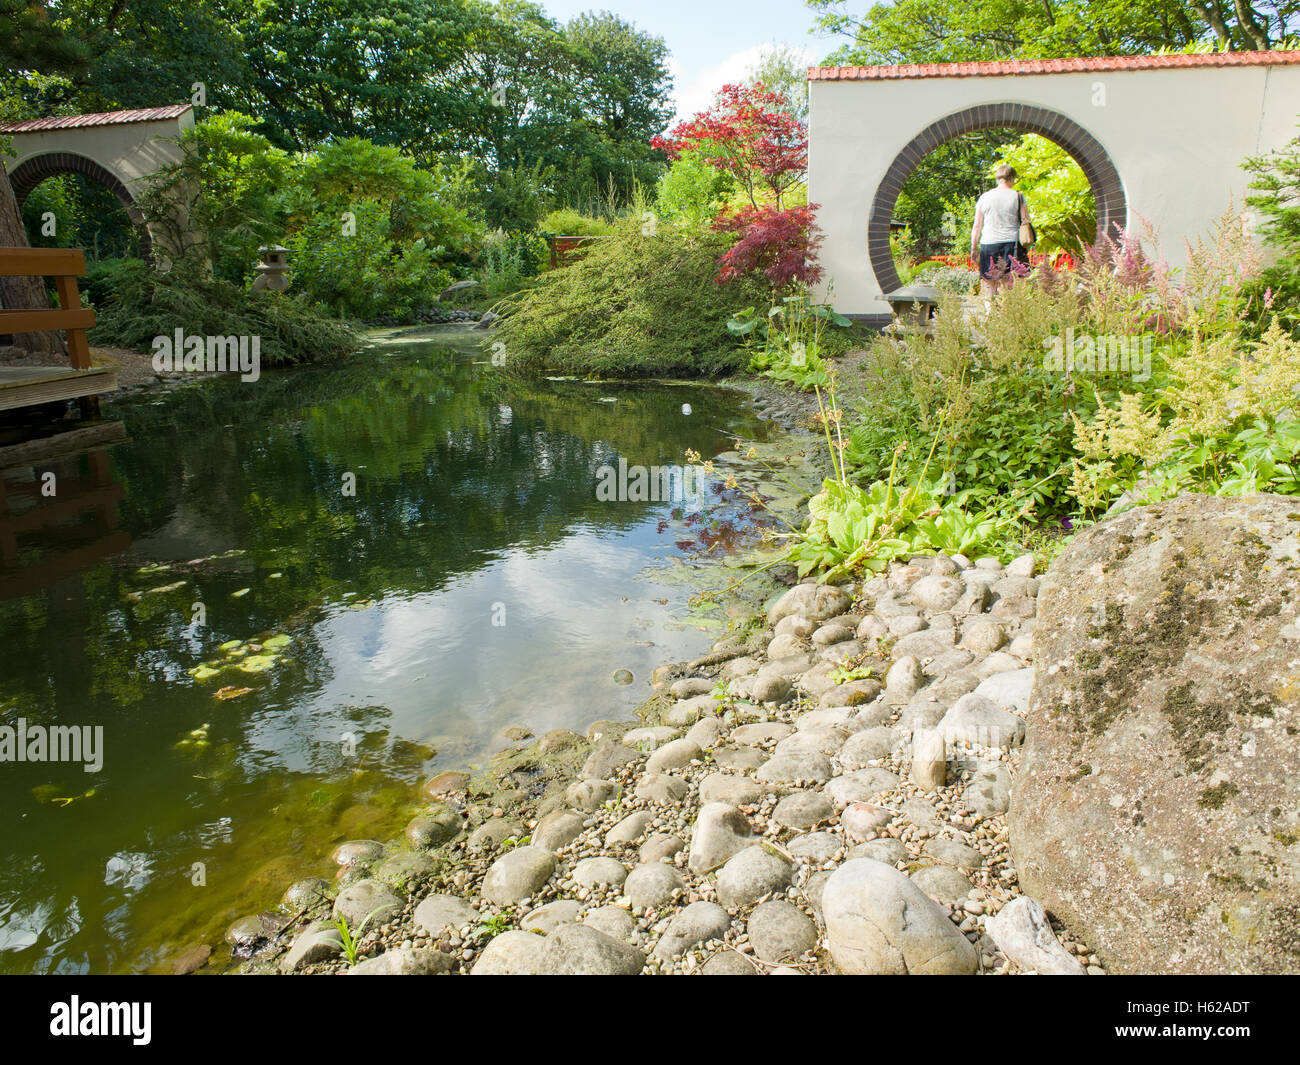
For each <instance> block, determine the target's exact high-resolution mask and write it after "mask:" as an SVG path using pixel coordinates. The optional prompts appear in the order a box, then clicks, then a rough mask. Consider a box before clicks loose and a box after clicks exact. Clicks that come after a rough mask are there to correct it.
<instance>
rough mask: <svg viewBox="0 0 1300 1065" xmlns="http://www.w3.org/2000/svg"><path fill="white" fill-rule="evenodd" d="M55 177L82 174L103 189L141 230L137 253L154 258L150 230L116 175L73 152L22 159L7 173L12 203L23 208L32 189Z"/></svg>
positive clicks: (133, 199)
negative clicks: (113, 197) (110, 194)
mask: <svg viewBox="0 0 1300 1065" xmlns="http://www.w3.org/2000/svg"><path fill="white" fill-rule="evenodd" d="M58 174H81V175H83V176H84V177H88V178H90V180H91V181H95V182H97V183H98V184H100V185H103V186H104V187H105V188H107V189H108V190H109V192H111V193H112V194H113V195H114V196H115V197H116V198H117V202H118V203H120V204H121V205H122V206H123V207H124V208H126V213H127V217H129V218H130V219H131V221H132V222H134V223H135V224H136V225H137V226H139V227H140V250H141V253H142V254H143V255H144V257H145V258H146V259H151V258H152V257H153V242H152V240H151V239H150V236H149V227H148V226H146V225H145V222H144V215H143V214H141V213H140V208H139V207H137V206H136V203H135V198H134V197H133V196H132V195H131V192H130V190H129V189H128V188H127V187H126V186H125V185H124V184H123V183H122V181H121V180H120V179H119V178H118V176H117V175H116V174H114V173H113V172H112V171H111V170H109V169H108V168H107V167H105V166H103V165H101V164H100V163H97V162H95V160H93V159H89V158H87V157H86V156H84V155H78V154H77V153H75V152H46V153H45V154H43V155H34V156H32V157H31V158H29V159H24V160H23V161H22V162H21V163H19V164H18V165H17V166H16V167H14V168H13V170H11V171H10V172H9V184H10V185H12V186H13V190H14V199H15V200H17V201H18V206H19V207H22V205H23V202H24V201H25V200H26V199H27V197H28V196H29V195H31V192H32V190H33V189H35V188H36V186H37V185H39V184H40V183H41V182H42V181H44V180H45V179H46V178H50V177H55V176H56V175H58Z"/></svg>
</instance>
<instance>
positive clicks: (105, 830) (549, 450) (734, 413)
mask: <svg viewBox="0 0 1300 1065" xmlns="http://www.w3.org/2000/svg"><path fill="white" fill-rule="evenodd" d="M602 396H614V397H616V398H617V400H618V401H617V402H615V403H603V402H599V399H600V397H602ZM686 398H689V400H690V402H691V404H692V405H693V407H694V408H695V413H694V414H693V415H691V416H690V417H689V418H688V417H687V416H684V415H682V414H681V404H682V402H683V400H684V399H686ZM156 399H157V397H140V398H138V399H136V400H134V401H126V402H120V403H118V404H115V407H116V408H117V409H116V413H117V414H118V415H119V416H123V417H125V418H126V419H127V424H128V430H129V432H130V434H131V438H132V439H131V441H130V442H129V443H127V444H123V445H120V446H119V447H118V448H117V449H116V450H115V452H114V455H113V460H114V466H115V472H116V475H117V477H118V478H119V479H120V480H121V481H122V482H123V483H124V484H125V485H126V489H127V495H126V499H125V500H124V501H123V503H122V504H121V505H120V513H121V517H122V524H123V525H124V526H126V527H127V528H129V529H130V530H131V532H132V534H133V536H135V537H136V539H137V541H138V540H139V539H141V538H143V537H147V536H149V535H152V534H154V533H156V532H157V531H158V530H160V529H162V528H163V527H165V526H171V527H176V526H179V527H181V528H186V527H189V528H200V527H205V528H206V527H211V528H214V529H216V530H220V531H221V532H222V533H223V536H222V537H220V539H224V540H225V541H226V542H230V543H235V544H238V545H240V546H241V547H243V548H246V549H247V554H240V555H233V556H230V557H223V558H216V559H211V560H209V561H207V562H204V563H202V564H200V565H197V566H193V567H186V566H184V565H178V566H176V567H174V568H173V569H171V570H168V571H166V572H160V573H156V574H154V575H152V576H141V575H137V574H135V572H134V570H135V567H136V565H138V562H133V563H131V564H129V565H119V566H115V567H104V566H101V567H97V568H95V569H92V570H89V571H87V572H86V573H84V574H81V575H79V576H78V577H76V578H73V579H70V580H68V581H65V582H62V584H61V585H60V586H59V587H58V589H57V594H55V590H54V589H51V590H50V592H49V594H48V595H46V596H44V597H41V596H29V597H27V598H25V599H22V600H15V601H13V602H11V603H6V604H0V633H3V636H4V639H3V640H0V678H2V679H0V706H4V705H5V697H6V696H8V697H13V698H16V699H17V700H18V701H17V702H15V703H14V705H15V706H17V707H18V708H19V709H22V710H26V709H28V708H29V707H30V708H31V709H32V710H33V711H34V710H37V709H39V710H40V711H41V713H42V714H43V715H44V714H48V715H49V716H50V717H51V718H53V719H56V720H59V721H61V722H65V723H85V724H103V725H105V743H106V748H107V752H108V759H107V761H106V764H105V769H104V771H103V772H102V773H101V774H99V775H98V777H96V778H95V779H93V780H91V779H90V778H89V775H88V774H84V773H82V772H81V770H80V767H79V766H74V767H68V766H63V767H51V766H39V765H26V766H21V767H19V766H10V767H9V769H10V772H7V773H6V774H5V775H4V777H3V778H2V779H0V803H3V804H4V805H5V806H6V808H9V809H11V810H13V809H21V810H23V811H24V812H25V813H26V815H27V816H25V817H23V818H16V819H15V818H11V819H7V822H6V825H5V826H3V827H0V867H3V868H5V869H7V872H6V873H4V874H3V876H2V877H0V894H3V893H10V892H13V893H16V894H17V895H19V896H21V897H23V898H33V897H39V896H42V895H44V896H46V897H48V898H49V899H50V900H51V905H52V906H53V907H54V908H53V909H52V910H51V911H50V914H49V915H47V916H49V917H51V918H53V919H54V920H55V921H58V920H60V919H61V918H60V917H59V915H60V914H67V913H71V912H74V911H75V912H76V913H77V914H78V915H79V918H80V919H81V920H82V921H83V922H84V924H83V928H84V930H85V931H84V932H83V934H82V935H81V936H80V937H77V938H76V939H75V942H78V943H82V944H85V945H87V946H89V945H91V944H93V946H90V948H89V949H90V950H91V952H92V953H88V954H85V955H84V957H85V958H86V960H87V961H88V962H89V963H90V964H92V965H93V966H94V967H95V968H96V969H103V968H105V967H106V957H107V956H106V954H105V953H103V952H105V951H107V950H108V949H109V947H108V945H107V944H106V943H105V941H104V933H103V929H104V928H105V927H109V928H112V929H113V930H114V932H115V933H120V934H121V936H122V937H123V938H124V939H130V937H131V935H133V934H134V932H133V930H132V929H131V928H128V927H127V925H130V924H132V923H133V922H134V921H135V919H136V915H135V910H134V909H133V906H134V904H130V905H128V904H126V903H125V902H124V901H123V896H122V894H121V891H120V890H119V889H118V888H114V887H112V886H111V885H105V883H104V875H105V865H104V863H105V862H106V861H108V859H110V858H111V857H113V856H115V855H125V854H133V853H137V852H142V851H144V850H148V851H149V852H150V853H151V854H152V855H153V856H154V859H155V860H156V867H157V869H158V870H159V875H160V876H182V874H183V873H184V869H185V868H186V867H187V863H188V862H189V861H190V860H192V859H193V856H194V854H195V852H196V850H201V849H202V847H203V846H204V845H205V844H204V841H203V840H202V839H200V838H199V836H201V835H202V833H203V832H204V831H206V829H207V827H208V826H210V825H211V824H213V823H215V821H216V820H219V818H220V817H226V816H231V815H234V817H235V821H236V824H237V825H239V824H242V823H243V822H244V821H245V820H248V821H249V822H250V823H251V819H252V818H254V817H257V816H259V815H261V814H263V813H264V812H265V810H266V809H267V808H268V806H267V803H268V801H269V800H268V795H269V794H270V793H271V792H277V789H278V791H282V792H284V798H285V799H286V800H288V799H289V796H290V795H292V796H294V798H293V799H292V800H289V802H290V805H289V806H286V810H289V809H290V808H292V810H293V813H294V815H295V816H297V815H298V814H302V818H301V819H299V821H298V822H297V823H298V824H307V823H308V822H310V821H312V819H313V818H314V819H315V828H314V829H313V830H310V831H309V830H308V829H303V831H305V832H307V833H308V835H311V834H312V831H315V832H326V831H327V830H328V826H329V824H331V823H332V817H333V814H334V811H333V808H332V806H331V807H330V808H329V809H325V808H322V809H320V810H317V809H316V807H314V806H312V805H311V802H313V801H315V800H314V799H311V795H312V794H314V792H312V791H310V790H309V789H307V787H306V778H298V779H297V781H296V782H295V783H290V782H288V781H286V779H285V777H286V775H285V774H284V771H283V765H284V760H285V758H286V757H287V756H296V758H297V759H298V761H299V763H300V764H307V765H310V766H312V767H313V769H314V770H315V769H316V768H319V771H320V772H321V773H324V774H328V773H329V772H330V771H331V770H332V769H336V768H341V767H340V766H338V765H337V764H336V763H337V762H338V756H337V752H336V751H334V750H333V749H332V748H330V746H329V743H328V740H329V738H330V737H332V736H336V735H337V734H338V733H340V732H341V731H343V730H344V729H346V728H348V727H351V728H353V729H355V730H356V731H359V732H361V733H363V734H364V735H365V736H366V737H367V742H377V740H376V737H380V736H383V737H385V738H386V737H387V723H386V722H385V721H384V717H385V715H386V713H387V711H386V710H385V709H384V708H382V707H359V708H356V707H338V708H332V709H330V710H328V711H326V713H325V714H324V715H323V717H322V715H320V714H319V713H318V712H316V713H313V714H308V713H307V712H306V711H305V708H304V709H303V710H299V711H294V710H292V709H290V708H292V707H295V706H296V705H298V704H299V703H300V702H301V700H298V699H297V698H296V696H297V694H298V693H301V692H303V691H310V690H316V689H318V688H319V687H320V686H321V685H322V684H323V682H324V681H325V679H326V678H327V677H328V676H329V674H330V671H331V669H332V666H331V663H330V662H329V660H328V656H327V655H326V653H325V652H324V651H323V650H322V648H321V647H320V646H319V645H318V644H317V642H316V634H315V631H314V629H313V627H312V622H315V621H316V620H318V619H319V616H320V606H321V604H322V603H323V602H325V601H327V600H332V599H337V596H338V593H340V592H342V591H343V590H347V591H351V592H355V593H356V595H357V598H358V599H365V598H369V597H372V596H377V595H379V594H383V593H388V592H392V591H397V592H399V593H400V592H423V591H428V590H430V589H434V588H437V587H440V586H441V585H443V584H444V583H446V582H447V581H449V580H450V579H451V578H452V577H453V575H455V574H458V573H463V572H467V571H470V570H473V569H475V568H478V567H481V566H483V565H485V564H486V562H487V561H488V560H490V559H491V558H493V557H495V556H497V555H498V554H499V553H500V552H501V551H503V550H504V549H506V548H508V547H509V546H511V545H514V544H524V545H528V546H541V545H547V544H551V543H554V542H556V541H557V540H559V539H561V538H563V537H564V536H565V535H566V534H567V533H568V532H569V531H570V530H571V529H572V528H574V527H575V526H578V525H581V524H584V523H586V524H593V525H599V526H600V527H603V528H608V529H624V528H628V527H631V526H633V525H635V524H637V523H638V522H640V521H642V520H643V519H644V518H645V517H646V515H647V513H648V512H649V511H650V510H651V509H652V508H653V507H655V506H656V504H638V503H619V504H613V505H611V504H606V503H599V502H597V500H596V498H595V471H596V468H597V467H599V466H600V465H602V464H604V463H607V462H614V461H616V460H617V458H618V456H619V454H620V453H621V454H622V455H624V456H625V457H626V458H627V460H628V462H629V463H630V464H646V465H650V464H656V463H674V462H681V461H683V455H684V452H685V450H686V449H687V448H694V449H695V450H698V451H700V452H701V453H703V454H706V455H707V454H711V453H714V452H716V451H717V450H719V449H720V448H721V447H724V446H726V441H725V438H723V437H722V436H721V435H720V434H718V433H717V432H716V431H715V429H714V428H711V426H717V425H719V424H727V425H734V424H735V423H736V422H737V421H741V422H743V423H744V424H746V425H747V426H749V427H752V428H754V429H755V430H757V429H758V428H759V423H756V422H753V421H750V420H748V419H743V417H742V416H741V415H740V414H739V404H738V403H737V402H736V401H735V400H734V399H733V398H732V397H731V396H729V395H727V394H725V393H713V392H710V391H709V390H705V389H691V390H690V391H684V390H681V389H673V388H666V387H658V388H656V387H647V386H644V385H642V386H636V387H625V386H605V385H599V386H584V385H578V384H575V383H562V382H552V383H547V382H541V383H537V384H523V383H519V382H513V381H505V380H503V379H502V378H500V377H497V376H495V375H493V374H492V373H490V372H487V371H483V370H481V369H477V368H474V367H472V366H470V365H469V364H468V363H467V361H466V360H463V359H462V360H456V359H453V358H450V357H432V356H430V355H428V354H425V355H416V356H414V357H408V356H406V355H405V354H403V355H402V356H397V357H388V358H384V357H380V356H371V357H366V356H363V357H361V358H358V359H355V360H352V361H350V362H349V363H346V364H343V365H340V366H335V367H326V368H317V369H311V370H304V371H297V372H293V373H287V374H268V375H267V376H265V377H264V378H263V379H262V380H261V381H260V382H258V383H257V384H256V385H242V384H237V383H234V382H220V383H218V384H216V385H215V386H205V387H201V388H187V389H184V390H181V391H178V392H176V393H173V394H171V395H168V396H166V397H163V400H162V402H161V404H158V405H155V402H156ZM344 472H355V473H356V474H357V478H358V494H357V496H356V497H355V498H345V497H344V496H342V494H341V492H340V490H339V489H340V485H341V477H342V474H343V473H344ZM178 516H181V517H183V518H184V519H185V520H184V521H180V522H178V521H177V518H178ZM195 553H196V554H197V553H199V552H198V551H196V552H195ZM140 561H144V560H140ZM272 572H282V573H283V575H284V576H283V577H282V578H281V579H270V574H271V573H272ZM177 580H185V581H186V582H187V583H186V584H185V585H184V586H183V587H182V588H180V589H178V590H176V591H174V592H166V593H159V594H158V595H156V596H145V597H143V598H142V599H140V600H137V601H132V600H128V599H127V598H126V595H125V593H126V592H127V591H128V590H132V589H134V590H140V589H145V588H148V587H150V586H151V585H166V584H170V583H172V582H174V581H177ZM243 587H251V588H252V589H253V594H249V595H247V596H243V597H240V598H232V596H231V593H233V592H235V591H237V590H239V589H241V588H243ZM195 599H202V601H204V602H205V603H206V604H207V606H208V610H209V616H208V623H209V625H210V626H211V628H210V629H208V630H205V631H202V632H199V631H197V630H194V629H193V628H192V627H191V626H190V604H191V603H192V602H193V601H194V600H195ZM286 629H288V630H292V632H293V635H294V637H295V639H294V643H293V644H292V645H291V648H290V650H289V657H290V658H291V659H292V660H293V661H292V663H291V664H290V665H288V666H286V667H284V668H283V669H282V670H279V671H277V672H275V673H273V674H270V675H263V676H261V677H249V678H242V677H241V675H240V674H237V673H236V674H234V675H232V676H231V678H230V680H229V683H235V684H245V683H247V684H249V685H250V686H252V687H254V688H256V689H259V690H258V692H257V694H255V695H251V696H246V697H245V698H244V699H239V700H234V701H232V702H229V703H222V702H218V701H217V700H215V699H214V698H213V690H214V688H215V687H216V686H217V685H216V684H209V685H208V686H206V687H204V686H197V685H192V684H190V683H189V680H188V678H187V677H185V676H184V672H183V671H184V669H185V668H186V667H188V666H189V665H191V664H193V663H194V662H196V661H199V660H201V659H204V658H207V657H210V656H211V655H213V654H214V649H215V645H216V644H217V643H219V642H221V641H222V640H225V639H229V638H240V639H244V638H248V637H249V636H251V635H253V634H256V633H265V632H268V631H285V630H286ZM218 683H227V681H226V680H222V681H220V682H218ZM209 722H210V723H211V726H212V729H211V747H210V748H209V750H208V751H207V752H206V753H205V754H204V755H203V756H202V757H201V758H190V757H188V756H185V755H183V754H181V753H179V752H177V751H174V750H173V749H172V745H173V744H174V743H175V742H176V741H177V740H178V739H179V738H180V737H181V736H183V735H184V734H185V733H186V732H187V731H188V730H189V729H192V728H195V727H197V726H198V725H200V724H203V723H209ZM392 754H393V752H392V751H387V750H386V751H384V752H379V751H370V750H369V749H368V748H363V750H362V755H363V756H365V760H366V761H369V759H370V758H375V759H378V760H379V761H382V762H383V763H384V766H385V768H384V772H383V774H382V775H383V776H385V777H388V776H390V775H391V774H392V773H393V772H394V770H393V765H392V763H393V758H392ZM415 760H416V761H417V762H418V761H419V760H420V759H418V758H416V759H415ZM413 771H414V767H413V766H411V767H407V772H413ZM78 778H85V779H84V780H79V779H78ZM293 779H295V778H292V776H290V780H293ZM48 783H59V784H60V785H61V786H65V790H66V791H68V793H70V794H71V793H75V792H77V791H81V790H84V789H85V788H87V787H89V786H91V785H92V784H93V785H94V786H95V787H96V788H97V790H98V794H97V795H96V796H95V797H94V798H92V799H87V800H85V801H84V802H78V803H76V804H75V805H74V806H72V807H70V808H67V809H56V808H53V807H49V806H42V805H39V804H36V803H35V802H34V800H33V799H32V797H31V794H30V790H31V788H32V787H34V786H37V785H42V784H48ZM78 783H80V788H76V787H75V786H76V785H77V784H78ZM375 786H376V787H378V786H379V785H378V784H377V783H376V785H375ZM329 790H330V791H331V792H332V793H333V792H335V791H336V789H334V788H333V787H332V786H331V787H330V788H329ZM354 795H355V793H354ZM164 798H165V801H164ZM277 801H279V800H277ZM348 801H351V800H348ZM330 802H331V804H333V803H335V802H337V803H339V804H343V805H345V800H344V793H343V789H342V788H341V787H340V788H338V789H337V794H336V795H335V796H334V797H332V798H330ZM295 803H296V804H298V805H297V806H294V805H293V804H295ZM343 805H340V807H339V808H340V809H342V808H343ZM313 811H314V812H313ZM241 813H243V814H246V815H248V816H247V818H241V817H240V814H241ZM286 816H287V815H286ZM280 820H284V819H283V818H281V819H279V820H276V821H274V822H273V824H278V823H280ZM70 826H71V828H70ZM260 831H261V830H260V829H259V832H260ZM196 833H197V834H198V835H196ZM236 842H238V841H236ZM283 843H284V845H285V846H289V845H290V843H293V845H294V846H297V845H299V844H302V845H306V846H307V847H308V849H309V850H310V849H311V848H313V847H315V848H316V849H315V850H313V851H312V853H316V852H317V851H319V849H320V848H319V847H317V845H316V842H315V841H313V842H311V843H310V844H308V843H307V842H306V839H305V838H304V837H297V836H293V835H292V834H290V835H288V836H286V838H285V840H284V841H283ZM245 849H247V847H246V848H245ZM214 853H221V852H220V851H218V852H214ZM24 854H40V855H41V857H42V861H43V863H44V865H43V867H42V868H41V869H40V870H36V869H35V868H34V867H33V866H32V865H31V864H30V863H24V862H23V861H19V860H18V858H17V856H18V855H24ZM5 855H7V856H8V857H7V858H5V857H4V856H5ZM20 869H30V870H31V874H30V875H23V876H21V877H16V874H17V873H18V872H19V871H20ZM42 949H43V948H42V947H36V948H33V951H35V954H36V956H37V957H39V954H40V952H41V950H42ZM78 949H82V948H74V953H75V951H76V950H78ZM14 961H15V964H17V965H19V966H22V967H29V966H30V964H31V963H33V961H34V959H33V955H32V953H29V952H24V957H23V958H21V959H17V958H15V959H14Z"/></svg>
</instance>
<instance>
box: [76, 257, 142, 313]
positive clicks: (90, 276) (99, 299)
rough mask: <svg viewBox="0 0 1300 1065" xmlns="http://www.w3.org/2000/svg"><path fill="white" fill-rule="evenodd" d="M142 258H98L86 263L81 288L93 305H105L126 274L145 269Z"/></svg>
mask: <svg viewBox="0 0 1300 1065" xmlns="http://www.w3.org/2000/svg"><path fill="white" fill-rule="evenodd" d="M144 266H145V263H144V261H143V260H141V259H97V260H95V261H93V262H88V263H86V274H85V276H84V277H83V278H82V279H81V284H80V288H81V291H82V292H83V293H84V294H85V296H86V297H87V298H88V299H89V300H90V305H91V306H92V307H105V306H107V304H108V302H109V300H110V299H111V298H112V294H113V292H114V290H115V289H116V288H117V286H118V285H120V284H121V283H122V279H123V277H124V276H125V275H127V274H130V273H132V272H134V271H139V270H141V269H143V268H144Z"/></svg>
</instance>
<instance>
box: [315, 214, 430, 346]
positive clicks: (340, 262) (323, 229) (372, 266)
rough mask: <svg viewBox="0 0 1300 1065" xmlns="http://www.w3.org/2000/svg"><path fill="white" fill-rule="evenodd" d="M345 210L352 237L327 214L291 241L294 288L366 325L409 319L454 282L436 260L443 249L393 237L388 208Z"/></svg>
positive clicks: (336, 216)
mask: <svg viewBox="0 0 1300 1065" xmlns="http://www.w3.org/2000/svg"><path fill="white" fill-rule="evenodd" d="M349 209H350V211H351V213H352V215H353V216H354V217H355V219H356V232H355V233H345V232H343V231H342V230H341V228H340V226H339V213H340V212H336V211H326V212H322V213H320V214H317V215H312V216H311V217H310V218H308V219H307V221H306V222H305V223H304V224H303V226H302V227H301V228H300V229H298V231H297V232H296V233H294V235H293V236H292V237H290V238H289V246H290V248H291V250H292V253H293V254H292V256H291V258H290V264H291V265H292V267H293V274H292V278H293V284H294V286H295V287H296V288H298V289H299V290H301V291H302V292H304V293H306V294H308V295H309V296H310V297H312V298H313V299H316V300H318V301H320V302H322V303H324V304H326V305H327V306H329V307H331V308H333V310H334V312H335V313H336V314H337V315H339V316H340V317H344V318H359V319H363V320H366V321H374V320H375V319H377V318H379V317H381V316H383V315H394V316H397V317H408V316H410V315H411V314H412V313H413V312H415V311H417V310H419V309H421V308H423V307H426V306H428V305H430V304H432V303H434V302H435V301H436V300H437V296H438V293H439V292H441V291H442V290H443V289H444V288H446V287H447V285H448V284H449V283H450V282H451V280H452V275H451V273H450V272H449V271H448V270H446V269H445V268H444V267H443V266H441V265H440V264H439V261H438V260H439V258H440V253H441V252H442V250H443V249H442V248H441V247H439V246H436V245H435V246H432V247H431V246H430V244H429V242H428V241H427V240H426V239H425V238H424V237H416V238H415V239H405V240H403V239H401V238H400V237H399V236H397V235H395V234H394V232H393V212H392V209H391V207H389V206H386V205H383V204H379V203H375V202H373V201H369V200H360V201H357V202H354V203H352V204H350V205H349Z"/></svg>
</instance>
